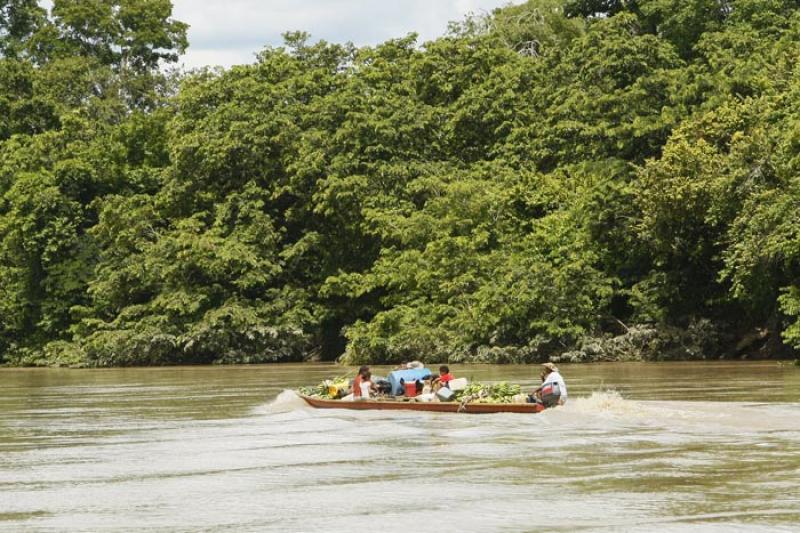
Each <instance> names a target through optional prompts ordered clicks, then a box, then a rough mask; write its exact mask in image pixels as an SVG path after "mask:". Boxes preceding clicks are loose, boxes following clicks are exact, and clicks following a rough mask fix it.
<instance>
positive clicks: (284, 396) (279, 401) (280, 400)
mask: <svg viewBox="0 0 800 533" xmlns="http://www.w3.org/2000/svg"><path fill="white" fill-rule="evenodd" d="M307 407H308V404H306V402H305V401H304V400H303V399H302V398H301V397H300V396H298V395H297V393H296V392H295V391H293V390H290V389H286V390H284V391H283V392H281V393H280V394H278V396H277V397H276V398H275V399H274V400H272V401H271V402H269V403H266V404H262V405H259V406H258V407H255V408H254V409H253V414H255V415H268V414H274V413H288V412H290V411H296V410H298V409H304V408H307Z"/></svg>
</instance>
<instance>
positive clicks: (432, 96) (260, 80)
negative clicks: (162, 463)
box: [0, 0, 800, 366]
mask: <svg viewBox="0 0 800 533" xmlns="http://www.w3.org/2000/svg"><path fill="white" fill-rule="evenodd" d="M186 31H187V26H186V25H185V24H184V23H182V22H180V21H177V20H174V19H173V18H172V5H171V2H169V0H92V1H76V0H55V1H54V2H53V3H52V7H51V8H49V9H45V8H43V7H41V6H40V5H39V4H38V2H35V1H32V0H31V1H29V0H7V1H4V2H0V362H2V361H5V362H8V363H11V364H74V365H89V366H105V365H144V364H176V363H211V362H223V363H226V362H268V361H284V360H303V359H308V358H323V359H334V358H338V357H342V356H343V357H344V360H345V361H347V362H351V363H363V362H394V361H400V360H406V359H410V358H422V359H429V360H434V359H435V360H439V361H446V360H449V361H482V362H490V361H495V362H531V361H541V360H546V359H548V358H551V357H559V356H561V355H563V354H565V353H571V352H573V351H574V350H575V349H576V348H578V347H580V346H582V345H584V344H585V343H586V342H587V340H590V339H601V338H610V337H614V336H619V335H624V334H626V333H627V332H630V331H631V330H633V329H634V328H635V327H637V326H646V327H648V328H656V329H659V328H663V329H665V330H666V329H668V330H670V331H673V330H681V331H690V332H691V331H699V330H700V329H702V331H704V332H706V333H708V332H709V331H711V330H713V332H714V333H713V337H714V338H715V339H719V343H718V344H717V345H716V346H714V347H712V348H709V350H711V351H714V350H717V351H718V354H723V355H737V354H738V353H742V352H743V351H747V350H751V349H758V350H761V352H762V353H766V354H770V355H783V354H787V353H792V351H793V350H794V349H800V246H799V244H800V223H799V222H798V220H800V218H798V216H799V215H800V181H798V180H800V174H798V171H799V170H800V156H798V153H800V152H799V151H798V147H800V114H798V113H800V112H798V109H800V105H798V104H800V70H798V68H797V65H798V49H799V48H798V43H800V4H798V3H797V2H794V1H790V0H769V1H754V0H729V1H725V2H720V1H718V0H713V1H712V0H693V1H690V2H676V1H673V0H637V1H630V2H627V1H622V2H607V1H590V0H587V1H584V0H530V1H528V2H527V3H524V4H522V5H517V6H509V7H505V8H502V9H498V10H496V11H495V12H493V13H491V14H489V15H484V16H472V17H469V18H467V19H465V20H463V21H457V22H455V23H453V24H452V25H451V26H450V29H449V31H448V32H447V33H446V34H445V35H444V36H442V37H441V38H438V39H436V40H433V41H429V42H424V43H421V42H419V41H418V39H417V37H416V36H415V35H413V34H412V35H407V36H398V38H396V39H392V40H388V41H386V42H384V43H381V44H378V45H376V46H365V47H355V46H353V45H350V44H334V43H327V42H324V41H319V42H314V41H312V40H311V37H310V36H309V35H308V34H305V33H302V32H295V33H287V34H286V36H285V44H284V45H283V46H280V47H267V48H265V49H263V50H262V51H261V52H260V53H259V54H258V60H257V61H256V62H255V63H254V64H252V65H244V66H235V67H232V68H230V69H227V70H223V69H216V70H215V69H204V70H200V71H194V72H186V73H180V74H175V73H172V72H171V71H169V70H168V69H167V68H166V67H167V66H168V65H169V64H171V63H174V62H176V61H177V60H178V59H179V57H180V55H181V54H182V53H183V52H184V50H185V49H186V47H187V45H188V43H187V37H186ZM698 325H701V326H702V327H701V326H698ZM698 328H700V329H698ZM703 328H705V329H703ZM709 328H710V329H709ZM708 334H709V335H712V334H711V333H708ZM747 339H750V341H747ZM752 339H758V343H757V346H756V345H754V344H753V342H752ZM684 352H685V353H689V351H684ZM692 353H694V352H692ZM718 354H717V353H705V354H699V355H701V356H702V355H706V356H710V355H718ZM697 355H698V354H696V353H694V356H697Z"/></svg>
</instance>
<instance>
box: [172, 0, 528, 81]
mask: <svg viewBox="0 0 800 533" xmlns="http://www.w3.org/2000/svg"><path fill="white" fill-rule="evenodd" d="M521 1H522V0H513V1H512V2H509V0H173V4H174V10H173V16H174V18H176V19H178V20H180V21H183V22H186V23H188V24H189V25H190V26H191V27H190V28H189V49H188V50H187V52H186V55H185V56H183V58H182V59H181V62H182V63H183V65H184V66H185V67H187V68H194V67H202V66H210V65H221V66H224V67H229V66H231V65H236V64H242V63H252V62H253V61H254V60H255V54H256V53H257V52H258V51H260V50H261V49H263V48H264V47H265V46H268V45H272V46H277V45H280V44H282V42H283V40H282V38H281V34H282V33H284V32H286V31H294V30H302V31H307V32H309V33H311V36H312V40H318V39H325V40H326V41H330V42H339V43H343V42H347V41H351V42H353V43H354V44H356V45H368V44H378V43H380V42H383V41H385V40H387V39H391V38H394V37H402V36H404V35H407V34H408V33H410V32H416V33H418V34H419V35H420V42H423V41H425V40H429V39H433V38H436V37H438V36H440V35H442V34H443V33H444V32H445V31H446V30H447V23H448V22H449V21H451V20H460V19H462V18H463V17H464V16H465V15H467V14H469V13H481V12H491V10H492V9H494V8H497V7H501V6H503V5H506V4H508V3H521Z"/></svg>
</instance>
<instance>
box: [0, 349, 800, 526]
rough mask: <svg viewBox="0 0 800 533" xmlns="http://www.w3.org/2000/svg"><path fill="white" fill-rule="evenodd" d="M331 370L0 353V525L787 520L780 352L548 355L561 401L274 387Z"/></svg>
mask: <svg viewBox="0 0 800 533" xmlns="http://www.w3.org/2000/svg"><path fill="white" fill-rule="evenodd" d="M452 369H453V370H454V373H455V374H456V375H457V376H459V377H460V376H466V377H473V378H475V379H479V380H481V381H487V382H488V381H498V380H508V381H512V382H517V383H521V384H523V385H525V386H526V387H527V386H532V385H533V383H534V377H535V375H536V374H538V368H536V367H525V366H475V367H458V366H455V367H452ZM381 370H385V369H381V368H373V373H375V374H379V373H382V372H381ZM341 373H343V369H342V368H340V367H334V366H326V365H276V366H256V367H192V368H161V369H126V370H40V369H32V370H15V369H0V530H1V531H14V532H17V531H23V532H24V531H131V530H148V531H164V532H179V531H181V532H182V531H186V532H189V531H192V532H194V531H210V532H215V531H266V530H281V531H325V532H335V531H345V530H347V531H351V532H352V531H370V532H373V531H380V532H383V531H404V530H409V531H414V532H427V531H436V532H447V531H527V530H530V531H533V530H543V529H547V530H556V531H558V530H562V531H575V530H589V531H623V530H624V531H654V530H657V531H732V530H733V531H736V530H741V531H751V530H752V531H759V530H763V531H800V368H798V367H795V366H792V365H790V364H788V363H782V364H781V363H775V362H768V363H742V362H733V363H669V364H666V363H665V364H657V363H648V364H632V363H628V364H602V365H581V366H564V367H562V373H563V375H564V376H565V378H566V379H567V384H568V386H569V392H570V400H569V402H568V404H567V405H566V406H564V407H560V408H557V409H553V410H549V411H546V412H545V413H542V414H538V415H518V414H498V415H465V414H460V415H454V414H439V413H413V412H391V411H366V412H356V411H339V410H333V411H316V410H313V409H310V408H308V407H305V406H304V405H303V403H302V402H301V401H300V400H298V399H297V398H296V397H295V396H294V395H293V394H292V393H289V392H287V391H286V389H290V388H293V387H296V386H299V385H307V384H315V383H317V382H319V381H320V380H321V379H323V378H325V377H331V376H333V375H337V374H341Z"/></svg>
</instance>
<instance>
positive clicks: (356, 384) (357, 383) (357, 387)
mask: <svg viewBox="0 0 800 533" xmlns="http://www.w3.org/2000/svg"><path fill="white" fill-rule="evenodd" d="M367 373H369V367H368V366H367V365H364V366H362V367H361V368H359V369H358V375H356V379H354V380H353V398H361V382H362V381H363V379H364V374H367Z"/></svg>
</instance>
